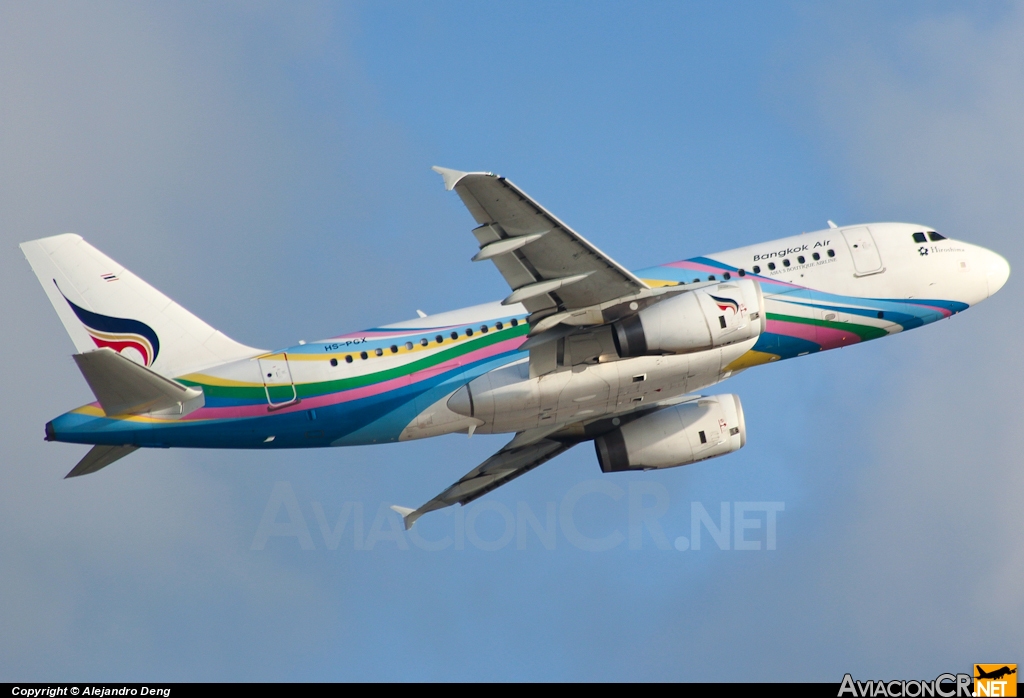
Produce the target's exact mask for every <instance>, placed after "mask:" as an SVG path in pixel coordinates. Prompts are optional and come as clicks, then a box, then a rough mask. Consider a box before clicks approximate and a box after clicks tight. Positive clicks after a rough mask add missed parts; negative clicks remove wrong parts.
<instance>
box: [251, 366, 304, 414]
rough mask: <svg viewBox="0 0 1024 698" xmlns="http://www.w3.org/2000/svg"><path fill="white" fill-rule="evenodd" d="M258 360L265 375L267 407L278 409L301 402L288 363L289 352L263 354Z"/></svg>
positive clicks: (264, 386) (264, 387)
mask: <svg viewBox="0 0 1024 698" xmlns="http://www.w3.org/2000/svg"><path fill="white" fill-rule="evenodd" d="M258 361H259V364H260V374H261V375H262V376H263V389H264V391H265V392H266V394H267V405H268V407H267V409H268V410H278V409H281V408H282V407H287V406H288V405H294V404H296V403H297V402H299V394H298V392H297V391H296V390H295V381H294V380H292V371H291V367H290V366H289V365H288V354H286V353H283V352H282V353H280V354H268V355H267V356H261V357H260V358H259V359H258Z"/></svg>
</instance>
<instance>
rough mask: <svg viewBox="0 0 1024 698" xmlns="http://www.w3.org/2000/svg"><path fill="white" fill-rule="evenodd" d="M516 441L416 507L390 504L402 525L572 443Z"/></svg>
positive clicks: (491, 486)
mask: <svg viewBox="0 0 1024 698" xmlns="http://www.w3.org/2000/svg"><path fill="white" fill-rule="evenodd" d="M516 443H517V442H516V439H513V440H512V441H510V442H509V443H508V444H507V445H506V446H505V447H504V448H502V449H501V450H500V451H498V452H497V453H495V454H494V455H493V456H491V457H490V458H488V459H487V460H485V461H484V462H483V463H481V464H480V465H478V466H477V467H476V468H473V469H472V470H470V471H469V472H468V473H466V474H465V475H464V476H463V477H462V478H461V479H460V480H459V481H458V482H456V483H455V484H453V485H452V486H451V487H449V488H448V489H446V490H445V491H444V492H442V493H441V494H439V495H437V496H436V497H434V498H433V499H431V500H430V501H429V502H427V503H426V504H424V505H423V506H421V507H420V508H419V509H409V508H407V507H399V506H393V507H391V508H392V509H394V510H395V511H397V512H398V513H399V514H401V515H402V518H403V519H404V520H405V527H406V529H409V528H412V525H413V524H414V523H416V520H417V519H418V518H420V517H421V516H423V515H424V514H426V513H428V512H431V511H436V510H437V509H443V508H445V507H450V506H451V505H452V504H456V503H458V504H463V505H465V504H468V503H469V502H472V501H473V500H474V499H476V498H478V497H482V496H484V495H485V494H487V493H488V492H490V491H491V490H495V489H497V488H499V487H501V486H502V485H504V484H505V483H506V482H509V481H510V480H514V479H515V478H517V477H519V476H520V475H522V474H523V473H527V472H529V471H531V470H533V469H534V468H536V467H537V466H538V465H541V464H543V463H546V462H547V461H549V460H551V459H552V458H554V457H555V456H557V455H559V454H560V453H565V452H566V451H568V450H569V449H570V448H572V447H573V446H575V445H576V444H575V443H572V442H570V443H560V442H558V441H552V440H550V439H541V440H540V441H536V442H534V443H530V444H528V445H525V446H517V445H516Z"/></svg>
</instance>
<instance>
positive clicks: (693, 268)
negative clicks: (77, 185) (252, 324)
mask: <svg viewBox="0 0 1024 698" xmlns="http://www.w3.org/2000/svg"><path fill="white" fill-rule="evenodd" d="M434 170H436V171H437V172H438V173H439V174H440V175H441V176H442V177H443V180H444V185H445V188H446V189H447V190H448V191H453V190H454V191H455V192H456V194H458V196H459V197H460V198H461V200H462V202H463V203H464V204H465V206H466V208H467V209H468V210H469V213H470V214H471V215H472V217H473V218H474V220H475V221H476V227H475V228H473V231H472V232H473V235H474V236H475V238H476V241H477V243H478V248H479V249H478V251H477V252H476V255H475V256H474V257H473V260H474V261H484V260H490V261H491V262H492V263H493V264H494V265H495V266H496V267H497V268H498V271H499V272H500V273H501V275H502V276H503V277H504V279H505V281H506V282H507V283H508V285H509V287H510V289H511V292H510V294H509V295H508V296H507V297H506V298H505V299H504V300H501V301H496V302H492V303H487V304H483V305H476V306H473V307H468V308H462V309H460V310H453V311H450V312H443V313H439V314H436V315H426V314H424V313H422V312H419V311H418V313H417V314H418V315H419V317H417V318H414V319H411V320H406V321H403V322H397V323H394V324H390V325H384V326H381V327H374V328H371V329H368V330H363V331H360V332H352V333H348V334H343V335H339V336H336V337H330V338H328V339H324V340H321V341H316V342H308V343H304V342H300V343H299V344H298V345H296V346H291V347H287V348H283V349H278V350H273V351H269V350H265V349H258V348H254V347H249V346H246V345H244V344H240V343H239V342H236V341H234V340H232V339H230V338H229V337H227V336H226V335H224V334H222V333H221V332H219V331H217V330H215V329H214V328H213V327H211V326H210V325H208V324H206V323H205V322H203V321H202V320H200V319H199V318H197V317H196V316H195V315H192V314H191V313H189V312H188V311H187V310H185V309H184V308H182V307H181V306H180V305H178V304H177V303H175V302H174V301H172V300H171V299H170V298H168V297H167V296H165V295H164V294H162V293H161V292H160V291H158V290H156V289H155V288H153V287H152V286H150V285H149V284H147V283H146V282H145V281H143V280H142V279H140V278H139V277H138V276H136V275H135V274H133V273H132V272H130V271H128V270H127V269H125V268H124V267H123V266H121V265H120V264H118V263H117V262H115V261H114V260H112V259H111V258H109V257H107V256H106V255H105V254H103V253H102V252H100V251H99V250H97V249H96V248H94V247H92V246H91V245H89V244H88V243H87V242H86V241H85V240H83V239H82V238H81V237H79V236H77V235H73V234H65V235H57V236H55V237H48V238H43V239H39V240H33V241H30V242H25V243H22V245H21V249H22V250H23V252H24V254H25V256H26V258H27V259H28V262H29V264H30V265H31V267H32V269H33V271H34V272H35V274H36V276H37V277H38V279H39V282H40V283H41V284H42V287H43V289H44V291H45V292H46V295H47V297H48V298H49V300H50V302H51V304H52V305H53V307H54V309H55V310H56V311H57V315H58V316H59V317H60V319H61V322H62V323H63V325H64V328H65V329H66V330H67V332H68V334H69V335H70V336H71V339H72V342H73V343H74V345H75V348H76V350H77V352H78V353H76V354H74V357H73V358H74V360H75V362H76V364H77V365H78V368H79V369H80V370H81V372H82V375H83V377H84V378H85V380H86V382H87V383H88V384H89V386H90V388H91V389H92V391H93V393H94V394H95V397H96V401H95V402H92V403H90V404H87V405H83V406H82V407H78V408H76V409H73V410H71V411H70V412H67V413H65V414H62V415H61V416H59V417H57V418H55V419H53V420H52V421H50V422H48V423H47V424H46V428H45V433H46V436H45V438H46V440H47V441H60V442H67V443H77V444H89V445H92V446H93V448H92V449H91V450H90V451H89V452H88V454H87V455H86V456H85V457H84V458H83V459H82V460H81V461H80V462H79V463H78V464H77V465H76V466H75V467H74V468H73V469H72V470H71V471H70V472H69V473H68V474H67V476H66V477H76V476H80V475H85V474H88V473H93V472H96V471H97V470H99V469H101V468H104V467H106V466H107V465H109V464H111V463H113V462H115V461H116V460H118V459H120V458H123V457H124V456H126V455H128V454H130V453H132V452H133V451H135V450H136V449H138V448H169V447H171V448H233V449H279V448H317V447H326V446H350V445H361V444H380V443H391V442H397V441H406V440H411V439H422V438H427V437H433V436H440V435H444V434H452V433H467V434H469V435H470V436H472V435H473V434H474V432H475V433H481V434H497V433H506V434H510V435H512V438H511V440H510V441H509V442H508V443H507V444H506V445H505V446H504V447H503V448H501V449H500V450H499V451H498V452H497V453H495V454H494V455H493V456H491V457H490V458H488V459H487V460H486V461H484V462H483V463H482V464H480V465H479V466H477V467H476V468H474V469H473V470H471V471H470V472H469V473H467V474H466V475H465V476H464V477H462V478H461V479H459V480H458V481H457V482H455V483H454V484H452V485H451V486H450V487H448V488H447V489H445V490H444V491H442V492H441V493H440V494H439V495H437V496H436V497H434V498H433V499H431V500H429V501H427V502H426V503H425V504H423V505H422V506H420V507H418V508H416V509H411V508H407V507H401V506H394V507H392V508H393V509H395V510H396V511H398V512H399V513H400V514H401V515H402V516H403V518H404V521H405V526H406V528H409V527H411V526H412V525H413V523H414V522H415V521H416V520H417V519H418V518H419V517H421V516H422V515H423V514H425V513H427V512H430V511H434V510H437V509H441V508H443V507H447V506H451V505H453V504H455V503H459V504H463V505H464V504H467V503H469V502H471V501H473V500H474V499H476V498H478V497H481V496H483V495H484V494H486V493H488V492H490V491H492V490H494V489H495V488H497V487H500V486H501V485H503V484H505V483H507V482H509V481H510V480H512V479H514V478H516V477H519V476H520V475H522V474H524V473H526V472H528V471H530V470H532V469H534V468H536V467H537V466H539V465H541V464H543V463H544V462H546V461H548V460H550V459H552V458H554V457H556V456H558V455H559V454H561V453H564V452H565V451H567V450H569V449H570V448H572V447H573V446H575V445H577V444H580V443H583V442H586V441H592V442H593V443H594V446H595V451H596V455H597V460H598V463H599V465H600V468H601V470H602V471H603V472H606V473H608V472H621V471H633V470H652V469H653V470H657V469H662V468H671V467H676V466H682V465H687V464H691V463H696V462H699V461H703V460H706V459H708V458H714V457H718V456H722V455H725V454H728V453H732V452H734V451H736V450H738V449H740V448H742V447H743V445H744V444H745V443H746V424H745V422H744V415H743V408H742V405H741V403H740V400H739V397H737V396H735V395H731V394H722V395H704V394H701V393H700V391H703V390H706V389H707V388H709V387H711V386H714V385H716V384H718V383H720V382H722V381H724V380H725V379H727V378H729V377H730V376H733V375H735V374H737V373H739V372H741V371H745V370H747V369H749V368H752V367H755V366H759V365H762V364H768V363H773V362H775V361H779V360H782V359H791V358H795V357H800V356H806V355H809V354H815V353H817V352H820V351H825V350H828V349H835V348H840V347H846V346H851V345H854V344H858V343H861V342H865V341H868V340H872V339H878V338H881V337H887V336H889V335H893V334H898V333H900V332H904V331H906V330H911V329H915V328H917V327H921V326H923V325H927V324H930V323H933V322H936V321H938V320H942V319H945V318H948V317H950V316H952V315H955V314H957V313H960V312H962V311H964V310H966V309H967V308H969V307H971V306H972V305H974V304H976V303H978V302H980V301H982V300H984V299H986V298H988V297H989V296H991V295H993V294H994V293H996V291H998V290H999V289H1000V288H1001V287H1002V286H1003V285H1004V284H1005V283H1006V281H1007V279H1008V277H1009V274H1010V267H1009V264H1008V263H1007V261H1006V260H1005V259H1004V258H1003V257H1001V256H1000V255H998V254H996V253H995V252H992V251H990V250H987V249H985V248H982V247H979V246H977V245H973V244H970V243H967V242H962V241H959V240H954V239H950V238H947V237H946V236H944V235H942V234H940V233H939V232H937V231H935V230H933V229H932V228H930V227H928V226H922V225H916V224H908V223H870V224H859V225H849V226H837V225H836V224H835V223H833V222H832V221H829V222H828V228H825V229H822V230H818V231H816V232H812V233H805V234H800V235H795V236H792V237H786V238H782V239H778V240H772V241H769V242H765V243H761V244H755V245H750V246H747V247H740V248H737V249H733V250H728V251H726V252H720V253H717V254H709V255H706V256H702V257H693V258H690V259H684V260H682V261H678V262H670V263H668V264H663V265H660V266H653V267H649V268H646V269H641V270H639V271H636V272H632V271H629V270H627V269H626V268H624V267H623V266H622V265H620V264H618V263H617V262H615V260H613V259H612V258H611V257H610V256H608V255H607V254H605V253H604V252H602V251H601V250H599V249H598V248H597V247H595V246H594V245H593V244H591V243H590V242H588V241H587V240H586V239H585V238H584V237H583V236H581V235H579V234H578V233H576V232H575V231H574V230H572V229H571V228H570V227H569V226H568V225H566V224H565V223H563V222H562V221H560V220H559V219H558V218H556V217H555V216H554V215H553V214H552V213H550V212H548V211H547V210H546V209H544V208H543V207H542V206H541V205H540V204H539V203H537V202H536V201H534V200H533V199H532V198H530V197H529V196H528V195H527V194H526V193H524V192H523V191H522V190H521V189H519V188H518V187H517V186H516V185H514V184H513V183H512V182H510V181H509V180H507V179H506V178H504V177H501V176H498V175H495V174H492V173H487V172H460V171H457V170H451V169H446V168H441V167H435V168H434Z"/></svg>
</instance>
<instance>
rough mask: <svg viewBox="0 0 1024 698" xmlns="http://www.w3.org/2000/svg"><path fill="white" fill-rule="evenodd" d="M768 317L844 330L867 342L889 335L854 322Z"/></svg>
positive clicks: (770, 315)
mask: <svg viewBox="0 0 1024 698" xmlns="http://www.w3.org/2000/svg"><path fill="white" fill-rule="evenodd" d="M767 317H768V319H769V320H781V321H783V322H796V323H800V324H802V325H815V326H817V327H827V328H829V329H831V330H844V331H846V332H852V333H853V334H855V335H857V336H858V337H860V339H861V341H863V342H867V341H868V340H871V339H878V338H879V337H885V336H887V335H888V334H889V333H888V332H886V331H885V330H883V329H882V328H881V327H873V326H871V325H858V324H857V323H853V322H835V321H832V320H816V319H814V318H809V317H797V316H796V315H778V314H776V313H768V314H767Z"/></svg>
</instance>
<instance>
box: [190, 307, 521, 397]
mask: <svg viewBox="0 0 1024 698" xmlns="http://www.w3.org/2000/svg"><path fill="white" fill-rule="evenodd" d="M529 331H530V328H529V326H528V325H527V324H526V323H523V324H521V325H519V326H518V327H510V328H508V329H504V330H497V331H494V332H490V333H488V334H486V335H480V336H479V337H478V338H475V339H471V340H470V341H468V342H463V343H461V344H459V345H457V346H454V347H450V348H448V349H444V350H442V351H439V352H437V353H436V354H432V355H431V356H425V357H423V358H422V359H417V360H416V361H411V362H410V363H407V364H403V365H401V366H396V367H394V368H389V369H386V370H384V371H377V372H375V373H367V374H364V375H361V376H353V377H351V378H339V379H338V380H333V381H323V382H320V383H296V385H295V389H296V391H297V392H298V395H299V397H312V396H314V395H325V394H327V393H336V392H340V391H342V390H351V389H352V388H361V387H363V386H364V385H372V384H374V383H381V382H383V381H386V380H391V379H392V378H400V377H401V376H406V375H409V374H410V373H414V372H416V371H422V370H424V369H427V368H430V367H431V366H436V365H438V364H442V363H444V362H445V361H450V360H452V359H455V358H457V357H459V356H462V355H464V354H468V353H470V352H472V351H476V350H477V349H482V348H484V347H487V346H490V345H492V344H497V343H498V342H504V341H506V340H509V339H513V338H515V337H521V336H523V335H525V334H526V333H527V332H529ZM327 356H330V355H325V358H327ZM374 358H376V357H374ZM180 382H181V383H183V384H185V385H190V386H201V387H202V389H203V392H204V393H205V394H206V395H207V396H208V397H224V398H234V399H238V400H242V399H247V400H266V399H267V396H266V393H265V392H264V388H263V386H262V385H261V386H256V387H247V386H227V385H207V384H205V383H202V382H199V381H188V380H180ZM278 392H280V393H281V395H280V396H278V395H277V394H276V393H278ZM291 392H292V389H291V386H275V387H272V388H271V389H270V394H271V397H273V398H275V399H277V398H278V397H281V398H282V399H283V398H284V397H291Z"/></svg>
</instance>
